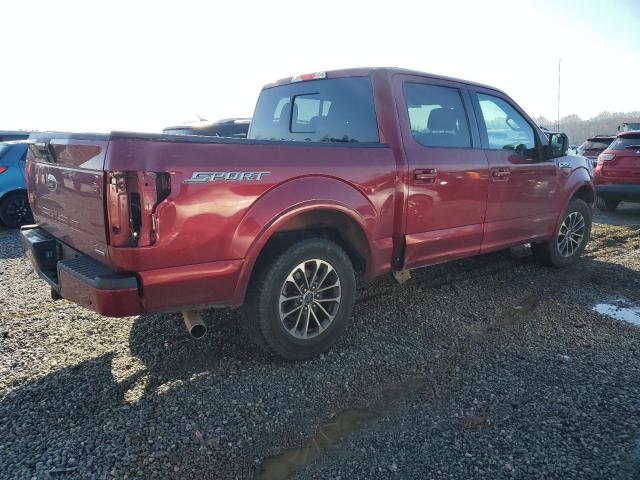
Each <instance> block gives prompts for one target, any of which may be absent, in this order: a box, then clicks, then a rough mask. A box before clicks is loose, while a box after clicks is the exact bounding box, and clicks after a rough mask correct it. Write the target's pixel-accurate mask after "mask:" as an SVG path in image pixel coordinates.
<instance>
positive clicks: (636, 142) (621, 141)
mask: <svg viewBox="0 0 640 480" xmlns="http://www.w3.org/2000/svg"><path fill="white" fill-rule="evenodd" d="M609 148H611V149H614V150H615V149H619V148H639V149H640V135H625V136H624V137H618V138H616V139H615V140H614V141H613V142H611V145H609Z"/></svg>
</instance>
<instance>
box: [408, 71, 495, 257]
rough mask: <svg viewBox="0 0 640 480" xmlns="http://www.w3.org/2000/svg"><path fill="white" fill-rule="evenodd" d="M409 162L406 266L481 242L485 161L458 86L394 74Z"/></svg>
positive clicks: (467, 250) (475, 248)
mask: <svg viewBox="0 0 640 480" xmlns="http://www.w3.org/2000/svg"><path fill="white" fill-rule="evenodd" d="M396 78H397V82H396V98H402V99H403V100H404V101H402V102H399V104H398V108H399V112H398V114H399V117H400V126H401V129H402V137H403V144H404V151H405V155H406V160H407V164H408V172H407V179H406V183H407V189H408V192H407V193H408V196H407V206H406V212H407V215H406V227H405V239H406V248H405V256H404V257H405V264H404V266H405V268H412V267H417V266H421V265H426V264H430V263H437V262H442V261H446V260H450V259H453V258H459V257H464V256H468V255H473V254H476V253H478V252H479V251H480V245H481V242H482V231H483V225H482V222H483V219H484V215H485V209H486V201H487V192H488V162H487V158H486V157H485V155H484V153H483V151H482V149H480V148H479V147H480V143H479V142H480V141H479V135H478V133H477V127H476V124H475V119H474V118H473V116H472V115H469V114H470V113H471V108H472V107H471V104H470V101H469V97H468V93H467V92H466V90H465V89H464V86H462V85H459V84H456V83H455V82H449V81H445V80H439V79H438V80H436V79H431V78H425V77H418V76H415V77H414V76H402V77H396Z"/></svg>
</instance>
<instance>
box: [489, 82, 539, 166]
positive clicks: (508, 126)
mask: <svg viewBox="0 0 640 480" xmlns="http://www.w3.org/2000/svg"><path fill="white" fill-rule="evenodd" d="M478 103H479V104H480V110H481V112H482V117H483V119H484V124H485V127H486V130H487V137H488V139H489V148H490V149H492V150H513V151H514V152H516V153H517V154H518V155H520V156H521V157H523V158H530V159H535V158H536V141H535V134H534V131H533V127H531V125H529V123H527V121H526V120H525V119H524V117H523V116H522V115H520V114H519V113H518V111H517V110H516V109H515V108H513V107H512V106H511V105H510V104H509V103H508V102H506V101H505V100H503V99H502V98H499V97H494V96H493V95H486V94H484V93H478Z"/></svg>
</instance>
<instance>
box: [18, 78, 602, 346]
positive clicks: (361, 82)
mask: <svg viewBox="0 0 640 480" xmlns="http://www.w3.org/2000/svg"><path fill="white" fill-rule="evenodd" d="M29 142H30V145H29V154H28V159H27V176H28V192H29V200H30V202H31V206H32V209H33V213H34V216H35V219H36V222H37V225H32V226H29V227H25V228H24V229H23V230H22V241H23V244H24V246H25V248H26V250H27V253H28V255H29V257H30V258H31V260H32V262H33V265H34V267H35V269H36V271H37V272H38V273H39V275H40V276H41V277H42V278H44V279H45V280H46V281H47V282H48V283H49V284H50V285H51V288H52V295H53V296H54V298H60V297H63V298H66V299H67V300H70V301H73V302H77V303H79V304H81V305H84V306H86V307H88V308H90V309H93V310H95V311H96V312H99V313H101V314H103V315H109V316H126V315H136V314H139V313H141V312H147V311H171V310H173V311H183V312H184V313H185V315H184V317H185V322H186V323H187V326H188V327H189V328H191V329H192V331H193V333H194V334H195V335H201V334H203V333H204V326H203V324H202V323H200V321H199V318H198V315H197V311H198V309H201V308H204V307H211V306H231V307H241V306H242V315H241V317H242V318H243V322H244V324H245V326H246V329H247V331H248V333H249V335H250V336H251V338H252V339H253V340H254V341H255V342H256V343H258V344H259V345H261V346H263V347H264V348H266V349H267V350H269V351H271V352H273V353H275V354H277V355H279V356H281V357H284V358H288V359H304V358H308V357H311V356H314V355H317V354H319V353H320V352H322V351H324V350H326V349H327V348H328V347H329V346H330V345H331V344H332V343H333V342H334V341H335V339H336V337H337V336H338V335H339V334H340V332H341V331H342V330H343V329H344V328H345V327H346V326H347V325H348V323H349V318H350V316H351V311H352V307H353V304H354V301H355V298H356V291H355V288H356V274H360V275H362V276H363V277H365V278H371V277H376V276H379V275H382V274H384V273H387V272H390V271H393V272H396V274H397V273H398V272H400V273H402V275H398V277H400V276H406V275H405V272H407V271H408V270H410V269H413V268H416V267H421V266H424V265H429V264H434V263H440V262H445V261H448V260H453V259H457V258H462V257H467V256H471V255H477V254H482V253H485V252H491V251H494V250H498V249H504V248H507V247H511V246H516V245H522V244H526V243H531V244H532V249H533V252H534V254H535V255H537V256H538V257H539V258H540V259H542V260H543V261H545V262H546V263H548V264H551V265H555V266H563V265H567V264H570V263H572V262H574V261H576V260H577V259H578V257H579V255H580V254H581V252H582V251H583V250H584V248H585V245H586V243H587V241H588V238H589V232H590V228H591V206H592V205H593V202H594V198H595V195H594V189H593V185H592V178H591V173H590V168H589V166H588V165H587V164H586V163H585V161H584V159H581V158H580V157H576V156H567V155H566V150H567V138H566V136H565V135H563V134H553V135H551V137H550V138H549V139H548V140H547V137H546V136H545V135H544V134H543V133H542V132H541V131H540V130H539V128H538V127H537V126H536V124H535V123H534V122H533V121H532V120H531V119H530V118H529V117H528V116H527V114H526V113H524V112H523V111H522V109H521V108H520V107H518V105H517V104H516V103H515V102H514V101H513V100H512V99H511V98H510V97H509V96H507V95H506V94H505V93H503V92H501V91H500V90H497V89H495V88H491V87H488V86H484V85H480V84H476V83H471V82H467V81H463V80H456V79H452V78H447V77H441V76H436V75H430V74H424V73H420V72H415V71H408V70H400V69H393V68H376V69H349V70H340V71H332V72H322V73H315V74H308V75H302V76H297V77H293V78H287V79H284V80H281V81H278V82H276V83H274V84H271V85H267V86H265V87H264V89H263V90H262V92H261V94H260V97H259V99H258V102H257V105H256V109H255V113H254V116H253V121H252V123H251V127H250V130H249V135H248V138H247V139H223V138H207V137H196V136H175V135H161V134H157V135H156V134H139V133H119V132H113V133H111V134H108V135H95V134H58V133H36V134H33V135H31V137H30V140H29Z"/></svg>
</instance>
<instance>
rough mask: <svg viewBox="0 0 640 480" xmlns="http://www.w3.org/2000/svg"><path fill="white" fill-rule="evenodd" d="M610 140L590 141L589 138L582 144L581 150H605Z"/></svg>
mask: <svg viewBox="0 0 640 480" xmlns="http://www.w3.org/2000/svg"><path fill="white" fill-rule="evenodd" d="M609 143H611V142H608V141H590V140H587V141H586V142H584V143H583V144H582V145H580V149H581V150H604V149H606V148H607V147H608V146H609Z"/></svg>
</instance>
